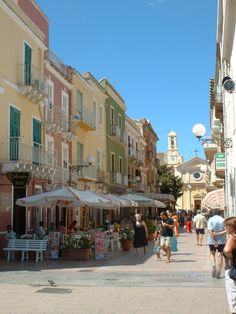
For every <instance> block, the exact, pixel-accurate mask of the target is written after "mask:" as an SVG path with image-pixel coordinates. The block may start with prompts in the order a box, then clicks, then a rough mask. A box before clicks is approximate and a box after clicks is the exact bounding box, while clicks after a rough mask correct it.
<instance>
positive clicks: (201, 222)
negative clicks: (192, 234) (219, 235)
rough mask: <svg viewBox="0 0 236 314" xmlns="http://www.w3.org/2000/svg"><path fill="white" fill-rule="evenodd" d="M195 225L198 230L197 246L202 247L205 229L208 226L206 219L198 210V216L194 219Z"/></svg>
mask: <svg viewBox="0 0 236 314" xmlns="http://www.w3.org/2000/svg"><path fill="white" fill-rule="evenodd" d="M193 224H194V227H195V230H196V237H197V245H202V241H203V235H204V234H205V227H206V226H207V221H206V218H205V217H204V216H203V215H202V212H201V210H200V209H198V210H197V215H196V216H194V218H193Z"/></svg>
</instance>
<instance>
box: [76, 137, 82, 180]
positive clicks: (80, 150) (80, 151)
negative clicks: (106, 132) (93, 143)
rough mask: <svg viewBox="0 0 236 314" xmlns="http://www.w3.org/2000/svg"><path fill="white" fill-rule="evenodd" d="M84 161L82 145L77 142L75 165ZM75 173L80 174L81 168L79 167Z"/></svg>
mask: <svg viewBox="0 0 236 314" xmlns="http://www.w3.org/2000/svg"><path fill="white" fill-rule="evenodd" d="M83 163H84V145H83V144H81V143H78V142H77V165H83ZM77 173H78V174H79V175H80V176H82V175H83V168H81V169H79V171H77Z"/></svg>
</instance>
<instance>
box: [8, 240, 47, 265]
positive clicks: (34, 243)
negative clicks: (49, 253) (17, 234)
mask: <svg viewBox="0 0 236 314" xmlns="http://www.w3.org/2000/svg"><path fill="white" fill-rule="evenodd" d="M47 242H48V240H33V239H27V240H26V239H10V240H9V241H8V246H7V247H6V248H4V250H5V251H7V261H10V259H11V256H12V253H13V252H15V251H21V252H22V255H21V261H22V262H23V261H24V260H25V259H26V260H27V261H28V260H29V252H36V259H35V261H36V262H38V260H39V259H40V260H41V261H43V251H46V250H47Z"/></svg>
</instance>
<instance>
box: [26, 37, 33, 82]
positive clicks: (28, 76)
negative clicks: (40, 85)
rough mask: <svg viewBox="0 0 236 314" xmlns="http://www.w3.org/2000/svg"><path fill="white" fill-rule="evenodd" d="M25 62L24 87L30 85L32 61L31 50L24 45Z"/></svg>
mask: <svg viewBox="0 0 236 314" xmlns="http://www.w3.org/2000/svg"><path fill="white" fill-rule="evenodd" d="M24 57H25V61H24V71H25V72H24V81H25V85H30V84H31V61H32V49H31V47H30V46H29V45H27V44H26V43H25V56H24Z"/></svg>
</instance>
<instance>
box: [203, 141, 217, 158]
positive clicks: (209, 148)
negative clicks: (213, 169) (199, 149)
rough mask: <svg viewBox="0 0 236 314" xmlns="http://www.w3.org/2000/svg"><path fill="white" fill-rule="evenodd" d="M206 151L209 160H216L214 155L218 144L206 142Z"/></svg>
mask: <svg viewBox="0 0 236 314" xmlns="http://www.w3.org/2000/svg"><path fill="white" fill-rule="evenodd" d="M203 147H204V153H205V155H206V159H207V160H210V161H212V160H214V156H215V154H216V153H217V149H218V146H217V144H215V143H205V144H204V145H203Z"/></svg>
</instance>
